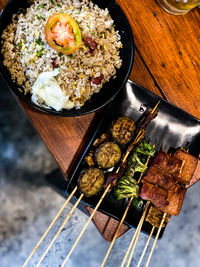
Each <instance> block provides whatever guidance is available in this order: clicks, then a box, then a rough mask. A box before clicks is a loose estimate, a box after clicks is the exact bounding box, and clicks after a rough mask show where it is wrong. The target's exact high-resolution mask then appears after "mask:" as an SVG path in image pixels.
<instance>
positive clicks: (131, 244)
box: [121, 201, 150, 267]
mask: <svg viewBox="0 0 200 267" xmlns="http://www.w3.org/2000/svg"><path fill="white" fill-rule="evenodd" d="M149 205H150V201H148V202H147V204H146V207H145V210H144V212H143V214H142V217H141V219H140V222H139V224H138V226H137V228H136V230H135V233H134V235H133V238H132V240H131V243H130V245H129V247H128V250H127V252H126V254H125V256H124V259H123V261H122V264H121V267H124V264H125V262H126V259H127V257H128V254H129V252H130V250H131V248H132V246H133V242H134V240H135V238H136V237H137V233H138V231H139V229H140V226H141V225H142V224H143V221H144V218H145V215H146V212H147V210H148V207H149Z"/></svg>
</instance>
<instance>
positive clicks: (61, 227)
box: [36, 194, 84, 267]
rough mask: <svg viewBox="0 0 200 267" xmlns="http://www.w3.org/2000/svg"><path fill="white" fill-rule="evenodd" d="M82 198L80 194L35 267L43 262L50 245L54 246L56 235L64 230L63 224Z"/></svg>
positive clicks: (82, 195)
mask: <svg viewBox="0 0 200 267" xmlns="http://www.w3.org/2000/svg"><path fill="white" fill-rule="evenodd" d="M83 197H84V194H81V195H80V197H79V199H78V200H77V201H76V203H75V204H74V206H73V208H72V209H71V211H70V213H69V214H68V215H67V217H66V219H65V220H64V222H63V223H62V225H61V226H60V228H59V230H58V232H57V233H56V235H55V236H54V238H53V239H52V241H51V243H50V244H49V246H48V247H47V249H46V250H45V252H44V253H43V255H42V257H41V258H40V260H39V262H38V263H37V265H36V267H38V266H40V264H41V262H42V261H43V259H44V258H45V256H46V254H47V252H48V251H49V250H50V248H51V247H52V245H53V244H54V242H55V240H56V239H57V237H58V235H59V234H60V232H61V231H62V229H63V228H64V226H65V224H66V223H67V222H68V220H69V218H70V217H71V216H72V214H73V213H74V211H75V209H76V207H77V206H78V204H79V203H80V201H81V199H82V198H83Z"/></svg>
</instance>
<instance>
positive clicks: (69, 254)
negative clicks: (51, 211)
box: [61, 131, 144, 267]
mask: <svg viewBox="0 0 200 267" xmlns="http://www.w3.org/2000/svg"><path fill="white" fill-rule="evenodd" d="M143 137H144V132H143V131H139V133H138V135H137V136H136V138H135V140H134V142H133V144H132V146H131V149H129V150H128V151H127V152H126V155H125V157H124V158H123V160H122V162H125V161H126V159H127V157H128V155H129V154H130V152H131V150H132V149H133V147H134V146H135V145H136V144H137V143H138V142H139V141H140V140H141V139H142V138H143ZM119 170H120V166H119V167H118V169H117V171H116V173H118V172H119ZM110 187H111V184H110V185H109V186H108V187H107V188H106V190H105V191H104V193H103V195H102V197H101V198H100V200H99V202H98V203H97V205H96V207H95V209H94V210H93V212H92V214H91V215H90V217H89V219H88V221H87V223H86V224H85V226H84V228H83V229H82V231H81V233H80V234H79V236H78V238H77V240H76V241H75V243H74V245H73V247H72V248H71V250H70V252H69V253H68V255H67V257H66V258H65V260H64V262H63V264H62V265H61V267H63V266H65V264H66V263H67V261H68V259H69V257H70V256H71V254H72V252H73V251H74V249H75V248H76V246H77V244H78V242H79V240H80V239H81V237H82V235H83V234H84V232H85V230H86V228H87V226H88V225H89V223H90V221H91V220H92V218H93V216H94V214H95V212H96V211H97V209H98V208H99V206H100V204H101V202H102V201H103V199H104V197H105V196H106V194H107V193H108V191H109V189H110ZM127 212H128V210H127ZM125 216H126V214H125ZM124 219H125V218H124Z"/></svg>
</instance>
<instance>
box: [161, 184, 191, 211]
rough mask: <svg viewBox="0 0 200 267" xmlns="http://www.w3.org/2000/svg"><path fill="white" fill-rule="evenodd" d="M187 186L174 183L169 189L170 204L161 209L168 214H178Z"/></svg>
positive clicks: (168, 199)
mask: <svg viewBox="0 0 200 267" xmlns="http://www.w3.org/2000/svg"><path fill="white" fill-rule="evenodd" d="M185 193H186V188H184V187H182V186H180V185H174V186H173V187H171V188H170V189H169V191H168V198H167V201H168V205H167V206H165V207H162V208H161V210H162V211H163V212H166V213H167V214H170V215H173V216H177V215H178V214H179V212H180V210H181V207H182V204H183V199H184V196H185Z"/></svg>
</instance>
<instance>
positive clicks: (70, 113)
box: [0, 0, 135, 117]
mask: <svg viewBox="0 0 200 267" xmlns="http://www.w3.org/2000/svg"><path fill="white" fill-rule="evenodd" d="M13 1H16V0H9V1H8V2H7V3H6V5H5V6H4V8H3V9H2V11H1V13H0V20H2V16H3V15H4V13H5V12H6V10H7V9H8V8H9V6H10V5H11V4H12V2H13ZM91 1H92V0H91ZM110 1H112V2H113V4H115V5H116V6H117V8H118V9H120V11H121V15H122V16H123V19H124V22H125V23H126V26H127V27H126V31H127V34H128V36H129V40H130V55H129V58H130V63H129V66H128V70H127V73H126V75H125V77H124V79H123V82H122V83H121V86H119V88H118V90H116V92H115V93H114V94H113V95H112V96H111V97H110V98H109V99H108V100H107V101H105V102H104V103H102V104H99V105H97V107H96V108H91V109H89V110H81V108H80V109H71V110H67V109H63V110H61V111H56V110H54V109H52V108H45V107H42V106H38V105H37V104H35V103H34V102H32V101H31V100H30V99H28V98H27V97H26V95H24V94H23V93H21V92H20V91H19V90H18V89H17V84H16V83H15V82H13V81H12V80H11V79H10V77H8V73H7V72H8V70H7V68H6V67H5V66H4V64H3V62H2V61H0V74H1V76H2V78H3V80H4V82H5V83H6V84H7V86H8V87H9V89H10V90H11V91H12V92H14V93H15V95H17V96H18V97H19V98H20V99H22V100H23V101H24V102H25V103H26V104H27V105H28V106H29V107H31V108H34V109H36V110H38V111H40V112H42V113H45V114H48V115H52V116H58V117H79V116H84V115H87V114H90V113H93V112H96V111H97V110H100V109H101V108H103V107H105V106H107V105H108V104H109V103H110V102H111V101H112V100H113V99H114V98H115V97H116V95H117V94H118V93H119V92H120V91H121V90H122V88H123V87H124V86H125V84H126V82H127V80H128V78H129V75H130V72H131V70H132V67H133V61H134V55H135V44H134V38H133V34H132V29H131V26H130V23H129V21H128V18H127V17H126V15H125V13H124V11H123V10H122V8H121V7H120V5H119V4H118V3H117V2H116V1H115V0H110ZM0 40H1V36H0ZM119 70H120V69H119ZM87 101H89V100H87ZM87 101H86V102H87Z"/></svg>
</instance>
